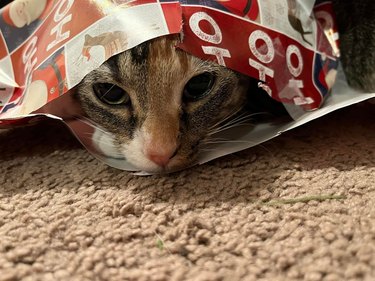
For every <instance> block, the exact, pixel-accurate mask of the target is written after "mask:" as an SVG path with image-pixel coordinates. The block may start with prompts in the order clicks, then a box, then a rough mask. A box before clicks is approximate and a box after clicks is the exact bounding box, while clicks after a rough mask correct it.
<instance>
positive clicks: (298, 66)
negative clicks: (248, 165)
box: [0, 0, 374, 170]
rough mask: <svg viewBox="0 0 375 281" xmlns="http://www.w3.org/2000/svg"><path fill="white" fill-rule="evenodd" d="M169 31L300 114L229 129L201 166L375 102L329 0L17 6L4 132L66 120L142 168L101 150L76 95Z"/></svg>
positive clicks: (2, 71) (114, 0) (5, 46)
mask: <svg viewBox="0 0 375 281" xmlns="http://www.w3.org/2000/svg"><path fill="white" fill-rule="evenodd" d="M169 34H180V36H181V43H180V44H178V45H177V46H176V48H179V49H181V50H183V51H186V52H188V53H190V54H192V55H194V56H197V57H199V58H202V59H205V60H212V61H214V62H216V63H218V64H220V65H223V66H225V67H228V68H230V69H233V70H235V71H238V72H240V73H243V74H245V75H248V76H250V77H253V78H256V79H257V81H259V82H258V85H257V86H258V87H259V89H261V91H262V93H263V94H264V95H267V96H268V97H270V98H272V99H273V100H275V101H278V102H280V103H282V104H283V106H284V107H285V109H286V111H287V112H288V113H289V115H290V117H291V118H287V119H285V120H283V121H280V122H271V123H267V122H263V123H259V124H256V125H255V126H245V125H244V126H241V127H237V128H235V129H232V130H228V131H224V132H222V133H223V134H224V135H225V138H227V139H228V138H229V139H233V140H236V142H232V143H231V144H230V145H229V144H221V145H216V146H215V147H213V149H212V150H210V151H211V152H209V153H208V152H206V153H201V154H200V155H199V159H198V161H197V163H204V162H206V161H208V160H211V159H214V158H216V157H220V156H222V155H225V154H228V153H232V152H235V151H238V150H241V149H245V148H248V147H250V146H253V145H256V144H258V143H261V142H263V141H266V140H268V139H270V138H272V137H275V136H277V135H279V134H280V133H282V132H283V131H286V130H289V129H291V128H294V127H296V126H299V125H302V124H303V123H306V122H308V121H310V120H313V119H315V118H318V117H320V116H322V115H324V114H326V113H328V112H330V111H333V110H336V109H338V108H341V107H343V106H347V105H350V104H353V103H356V102H360V101H362V100H365V99H369V98H371V97H373V96H374V94H373V93H360V92H358V91H355V90H354V89H351V88H349V87H348V86H347V84H346V79H345V77H344V75H343V73H342V70H341V69H340V67H339V55H340V51H339V36H338V33H337V27H336V24H335V17H334V13H333V10H332V4H331V2H330V1H314V0H262V1H260V0H232V1H231V0H221V1H220V0H216V1H215V0H181V1H164V0H160V1H156V0H79V1H78V0H15V1H13V2H12V3H10V4H9V5H7V6H6V7H4V8H3V9H1V11H0V127H9V126H16V125H22V124H26V123H29V122H34V121H35V119H38V118H45V117H47V118H54V119H58V120H61V121H63V122H65V123H66V124H67V125H68V126H69V127H70V128H71V130H72V131H73V133H74V134H75V135H76V136H77V137H78V139H79V140H80V141H81V142H82V143H83V144H84V146H85V147H86V148H87V149H88V150H89V151H90V152H92V153H93V154H94V155H95V156H96V157H98V158H99V159H101V160H103V161H105V162H106V163H107V164H109V165H111V166H114V167H116V168H120V169H124V170H137V168H136V167H132V166H131V165H130V164H129V163H128V162H127V161H126V158H125V156H119V155H111V153H110V152H109V150H108V148H107V147H106V146H105V144H103V143H100V142H99V143H100V145H98V142H96V141H95V138H101V136H102V135H105V134H106V133H107V132H105V130H102V129H100V128H99V127H98V126H97V125H95V124H93V123H92V121H90V120H89V119H87V118H84V117H83V114H82V111H81V108H80V106H79V104H77V101H75V100H74V99H73V98H72V93H73V92H74V91H75V86H76V85H77V84H78V83H79V82H80V81H81V80H82V79H83V78H84V77H85V75H87V74H88V73H90V72H91V71H92V70H94V69H96V68H98V67H99V66H100V65H101V64H102V63H103V62H104V61H106V60H107V59H108V58H110V57H111V56H114V55H116V54H118V53H120V52H123V51H126V50H128V49H131V48H133V47H134V46H137V45H139V44H141V43H143V42H145V41H147V40H151V39H153V38H157V37H160V36H165V35H169ZM250 94H251V93H250ZM88 134H89V135H92V136H93V137H92V138H87V137H85V136H87V135H88Z"/></svg>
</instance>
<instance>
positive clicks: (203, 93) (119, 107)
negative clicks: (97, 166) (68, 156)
mask: <svg viewBox="0 0 375 281" xmlns="http://www.w3.org/2000/svg"><path fill="white" fill-rule="evenodd" d="M292 2H293V1H292ZM374 3H375V2H374ZM373 7H374V4H372V3H371V2H370V1H367V2H366V1H364V2H361V3H359V2H354V1H353V2H350V3H349V2H348V1H344V0H335V1H334V9H335V12H336V13H337V20H338V24H339V33H340V38H341V48H342V49H341V59H342V63H343V68H344V71H345V73H346V75H347V77H348V81H349V84H350V85H351V86H353V87H357V88H360V89H362V90H365V91H374V58H375V56H374V55H373V52H370V51H369V50H368V49H367V47H370V49H371V48H372V49H373V48H374V42H375V40H374V34H375V33H374V31H373V30H374V28H375V26H374V20H373V18H374V17H373V14H374V9H373ZM368 9H369V10H368ZM353 11H354V12H356V13H357V14H355V16H353V17H351V18H350V19H349V20H348V21H347V22H346V17H347V16H348V15H349V14H350V13H351V12H353ZM361 15H362V16H361ZM369 15H370V17H369ZM361 18H363V20H360V19H361ZM359 39H361V40H359ZM354 40H355V41H354ZM357 41H358V42H357ZM178 42H179V37H178V36H176V35H170V36H165V37H161V38H156V39H153V40H151V41H148V42H145V43H143V44H141V45H139V46H136V47H134V48H132V49H130V50H128V51H125V52H123V53H120V54H118V55H116V56H114V57H112V58H110V59H109V60H108V61H106V62H105V63H104V64H103V65H102V66H101V67H99V68H98V69H97V70H94V71H93V72H91V73H90V74H88V75H87V76H86V77H85V78H84V79H83V81H82V82H81V83H80V84H79V85H78V86H77V87H76V91H75V94H74V96H75V98H76V99H77V100H78V102H79V103H80V104H81V106H82V109H83V111H84V114H85V115H86V116H87V117H88V118H89V119H90V120H92V121H93V122H94V123H96V124H98V127H100V129H99V130H97V131H96V132H108V133H106V134H105V135H104V136H105V137H104V138H103V137H102V136H103V135H102V134H100V136H99V137H98V136H97V134H95V133H94V135H93V139H96V140H97V145H98V146H100V144H101V143H106V144H110V146H111V147H112V148H111V149H110V151H106V153H108V154H114V155H116V154H119V155H122V156H123V157H125V158H126V159H127V161H128V162H129V163H130V164H132V165H133V166H135V167H137V168H138V169H140V170H143V171H146V172H151V173H156V172H157V173H163V172H171V171H177V170H180V169H183V168H186V167H188V166H189V165H191V164H193V163H194V161H195V159H196V158H197V155H198V153H199V151H200V150H201V149H202V148H203V147H204V145H205V144H206V143H207V142H209V141H210V138H211V137H212V134H213V132H215V131H217V130H218V127H219V126H222V125H223V122H225V121H227V120H229V117H230V116H232V115H234V114H235V113H237V112H240V111H241V110H243V109H244V108H245V107H246V105H248V104H249V102H248V96H249V95H248V92H259V89H257V86H256V85H257V83H256V82H257V81H256V80H255V79H252V78H249V77H246V76H244V75H242V74H239V73H237V72H234V71H232V70H229V69H227V68H225V67H223V66H219V65H217V64H216V63H214V62H209V61H203V60H201V59H199V58H196V57H194V56H191V55H189V54H187V53H185V52H183V51H181V50H179V49H177V48H176V47H175V46H176V45H177V44H178ZM251 96H256V95H253V94H252V95H251ZM261 96H262V98H264V97H267V95H261ZM254 104H255V105H258V103H254ZM254 104H252V107H253V109H254ZM265 104H270V105H271V107H274V109H272V110H273V111H274V112H278V113H277V114H276V115H284V114H285V109H284V108H283V107H282V106H281V107H280V104H277V103H275V102H274V101H272V100H271V99H269V100H267V101H265V102H264V101H263V102H261V103H260V105H261V106H264V105H265ZM255 110H259V108H258V109H255ZM279 113H280V114H279ZM106 147H107V148H106V149H107V150H108V145H107V146H106Z"/></svg>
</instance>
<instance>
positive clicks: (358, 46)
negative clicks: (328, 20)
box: [333, 0, 375, 93]
mask: <svg viewBox="0 0 375 281" xmlns="http://www.w3.org/2000/svg"><path fill="white" fill-rule="evenodd" d="M333 9H334V12H335V14H336V20H337V24H338V29H339V30H338V31H339V37H340V60H341V62H342V66H343V69H344V72H345V75H346V78H347V80H348V83H349V85H350V86H352V87H353V88H357V89H359V90H362V91H366V92H372V93H374V92H375V1H373V0H360V1H358V0H357V1H355V0H352V1H350V0H333Z"/></svg>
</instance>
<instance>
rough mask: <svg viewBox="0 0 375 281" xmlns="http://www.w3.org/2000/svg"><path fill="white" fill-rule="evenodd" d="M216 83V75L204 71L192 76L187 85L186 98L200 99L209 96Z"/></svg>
mask: <svg viewBox="0 0 375 281" xmlns="http://www.w3.org/2000/svg"><path fill="white" fill-rule="evenodd" d="M214 83H215V75H214V74H213V73H210V72H204V73H202V74H199V75H197V76H194V77H193V78H191V79H190V80H189V81H188V82H187V83H186V85H185V88H184V98H185V99H188V100H193V101H196V100H199V99H202V98H204V97H205V96H207V95H208V94H209V93H210V91H211V90H212V87H213V86H214Z"/></svg>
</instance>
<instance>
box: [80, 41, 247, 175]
mask: <svg viewBox="0 0 375 281" xmlns="http://www.w3.org/2000/svg"><path fill="white" fill-rule="evenodd" d="M177 40H178V39H177V37H176V36H167V37H161V38H157V39H154V40H151V41H149V42H146V43H143V44H141V45H139V46H137V47H135V48H133V49H131V50H128V51H125V52H123V53H121V54H119V55H117V56H114V57H112V58H111V59H109V60H108V61H107V62H105V63H104V64H103V65H101V66H100V67H99V68H98V69H96V70H94V71H92V72H91V73H90V74H88V75H87V76H86V77H85V78H84V80H83V81H82V82H81V83H80V84H79V85H78V86H77V91H76V95H77V97H78V100H79V101H80V103H81V105H82V108H83V111H84V112H85V114H86V115H87V117H88V118H89V119H91V120H92V121H94V122H95V123H96V124H98V125H99V126H100V127H101V128H103V129H104V130H105V131H107V132H108V133H109V134H107V138H108V136H111V137H110V138H111V139H110V140H108V139H107V140H105V141H106V142H107V143H111V144H113V146H114V147H113V148H114V149H115V150H116V151H117V153H120V154H121V155H124V156H125V157H126V159H127V160H128V161H129V162H130V163H131V164H132V165H134V166H135V167H137V168H139V169H140V170H143V171H148V172H169V171H174V170H178V169H181V168H184V167H187V166H189V165H190V164H192V163H193V161H194V160H195V159H196V156H197V154H198V152H199V150H200V149H201V148H202V147H203V146H204V144H205V143H206V142H207V141H208V139H209V138H210V136H211V134H212V132H213V131H214V130H215V128H216V129H217V126H219V125H218V124H219V123H220V122H221V121H222V120H224V119H225V118H227V117H228V116H229V115H231V114H233V113H234V112H236V111H238V110H239V109H240V108H242V107H243V106H244V104H245V99H246V92H247V87H248V84H247V79H246V78H245V77H244V76H242V75H240V74H238V73H235V72H233V71H231V70H228V69H227V68H225V67H222V66H219V65H217V64H215V63H213V62H209V61H203V60H201V59H198V58H196V57H193V56H191V55H189V54H187V53H186V52H184V51H181V50H178V49H176V47H175V46H176V44H177V43H178V41H177Z"/></svg>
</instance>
